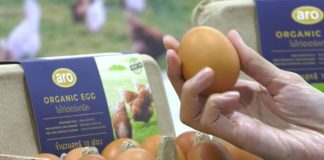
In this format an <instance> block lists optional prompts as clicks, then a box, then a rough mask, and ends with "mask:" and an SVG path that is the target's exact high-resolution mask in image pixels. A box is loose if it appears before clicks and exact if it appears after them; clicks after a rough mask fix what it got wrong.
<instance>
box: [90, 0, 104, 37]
mask: <svg viewBox="0 0 324 160" xmlns="http://www.w3.org/2000/svg"><path fill="white" fill-rule="evenodd" d="M105 23H106V8H105V4H104V0H93V1H92V2H91V4H90V6H89V8H88V10H87V13H86V24H87V27H88V30H89V31H90V32H92V33H96V32H99V31H100V30H101V29H102V27H103V26H104V24H105Z"/></svg>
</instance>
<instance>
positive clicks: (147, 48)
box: [125, 13, 166, 60]
mask: <svg viewBox="0 0 324 160" xmlns="http://www.w3.org/2000/svg"><path fill="white" fill-rule="evenodd" d="M125 15H126V18H127V23H128V27H129V34H130V36H131V39H132V41H133V51H134V52H137V53H141V54H148V55H150V56H152V57H153V58H154V59H156V60H157V59H158V58H159V57H160V56H161V55H163V54H164V53H165V51H166V50H165V47H164V45H163V40H162V39H163V36H164V34H162V33H161V32H160V31H159V30H158V29H156V28H154V27H152V26H149V25H147V24H145V23H144V22H142V21H140V20H139V19H138V18H137V17H135V16H134V15H133V14H131V13H126V14H125Z"/></svg>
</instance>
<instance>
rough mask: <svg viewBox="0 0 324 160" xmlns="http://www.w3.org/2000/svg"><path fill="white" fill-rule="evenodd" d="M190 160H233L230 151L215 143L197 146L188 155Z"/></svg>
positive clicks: (203, 142) (204, 143)
mask: <svg viewBox="0 0 324 160" xmlns="http://www.w3.org/2000/svg"><path fill="white" fill-rule="evenodd" d="M187 158H188V160H232V158H231V156H230V154H229V153H228V151H227V150H226V149H225V148H224V147H222V146H221V145H218V144H217V143H215V142H213V141H202V142H199V143H197V144H195V145H194V146H193V147H192V148H191V150H190V151H189V153H188V155H187Z"/></svg>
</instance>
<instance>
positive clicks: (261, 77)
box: [228, 30, 281, 88]
mask: <svg viewBox="0 0 324 160" xmlns="http://www.w3.org/2000/svg"><path fill="white" fill-rule="evenodd" d="M228 39H229V40H230V41H231V42H232V44H233V45H234V47H235V48H236V50H237V53H238V55H239V57H240V62H241V68H242V70H243V71H244V72H245V73H246V74H248V75H249V76H251V77H252V78H254V79H255V80H256V81H258V82H259V83H261V84H262V85H263V86H265V87H267V88H268V85H269V83H270V82H271V81H272V80H273V79H274V78H277V77H279V74H280V72H281V70H280V69H279V68H277V67H276V66H274V65H273V64H271V63H270V62H269V61H267V60H266V59H264V58H263V57H262V56H261V55H260V54H258V53H257V52H256V51H254V50H253V49H251V48H250V47H248V46H247V45H246V44H245V43H244V42H243V40H242V38H241V37H240V35H239V34H238V32H237V31H235V30H233V31H230V32H229V34H228Z"/></svg>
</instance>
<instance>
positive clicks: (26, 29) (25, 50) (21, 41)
mask: <svg viewBox="0 0 324 160" xmlns="http://www.w3.org/2000/svg"><path fill="white" fill-rule="evenodd" d="M40 21H41V9H40V7H39V5H38V3H37V0H25V2H24V19H23V20H22V21H21V22H20V23H19V24H18V25H17V26H16V27H15V28H14V29H13V30H12V31H11V32H10V34H9V36H8V37H7V38H6V39H2V40H1V43H0V53H2V55H1V56H0V57H2V60H21V59H25V58H29V57H35V56H36V55H37V54H38V52H39V49H40V47H41V36H40Z"/></svg>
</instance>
